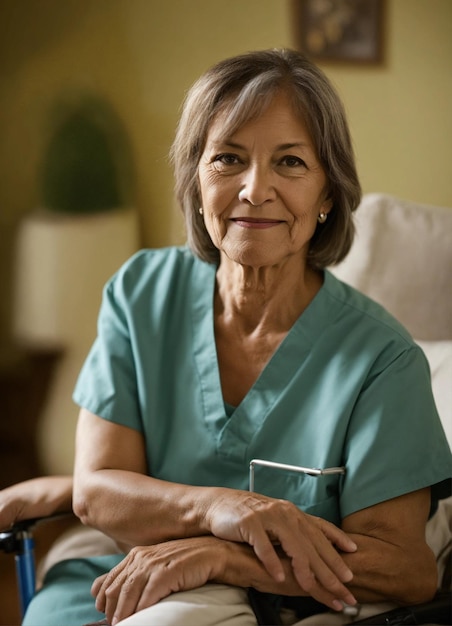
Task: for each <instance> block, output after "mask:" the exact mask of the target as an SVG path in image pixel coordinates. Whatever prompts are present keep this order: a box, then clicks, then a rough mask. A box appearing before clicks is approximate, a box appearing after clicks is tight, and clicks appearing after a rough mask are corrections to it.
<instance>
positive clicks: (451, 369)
mask: <svg viewBox="0 0 452 626" xmlns="http://www.w3.org/2000/svg"><path fill="white" fill-rule="evenodd" d="M416 343H417V344H418V345H419V346H420V347H421V348H422V350H423V351H424V354H425V356H426V357H427V360H428V362H429V365H430V371H431V374H432V389H433V395H434V398H435V402H436V408H437V409H438V413H439V416H440V418H441V422H442V424H443V428H444V430H445V432H446V436H447V440H448V442H449V445H450V447H451V448H452V341H446V340H444V341H420V340H416Z"/></svg>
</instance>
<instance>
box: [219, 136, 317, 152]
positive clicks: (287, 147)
mask: <svg viewBox="0 0 452 626" xmlns="http://www.w3.org/2000/svg"><path fill="white" fill-rule="evenodd" d="M212 145H213V146H217V145H221V146H227V147H228V148H234V149H235V150H246V147H245V146H243V145H242V144H240V143H237V142H235V141H232V140H231V139H227V138H224V139H221V138H219V139H215V140H214V141H212ZM292 148H310V149H312V146H311V144H310V143H308V142H306V141H294V142H289V143H282V144H279V145H277V146H275V150H276V151H278V152H279V151H283V150H291V149H292Z"/></svg>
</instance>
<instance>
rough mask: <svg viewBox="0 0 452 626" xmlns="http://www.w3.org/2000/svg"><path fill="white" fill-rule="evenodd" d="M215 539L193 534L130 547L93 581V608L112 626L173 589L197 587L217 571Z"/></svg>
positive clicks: (217, 561) (173, 591)
mask: <svg viewBox="0 0 452 626" xmlns="http://www.w3.org/2000/svg"><path fill="white" fill-rule="evenodd" d="M219 543H220V542H219V540H218V539H215V538H214V537H194V538H188V539H177V540H174V541H167V542H165V543H160V544H156V545H153V546H139V547H135V548H132V550H131V551H130V552H129V554H128V555H127V556H126V557H125V558H124V559H123V560H122V561H121V563H119V564H118V565H117V566H116V567H115V568H113V569H112V570H111V571H110V572H109V573H108V574H105V575H104V576H100V577H99V578H97V579H96V580H95V581H94V583H93V585H92V588H91V593H92V595H93V596H94V597H95V598H96V608H97V610H98V611H101V612H102V613H105V614H106V616H107V620H108V622H109V623H110V624H111V625H112V626H114V625H115V624H116V622H118V621H120V620H122V619H125V618H126V617H128V616H129V615H132V614H133V613H136V612H137V611H140V610H141V609H144V608H146V607H149V606H152V605H153V604H156V603H157V602H158V601H159V600H161V599H162V598H166V597H167V596H169V595H170V594H172V593H175V592H176V591H185V590H189V589H194V588H196V587H201V586H202V585H204V584H206V583H207V582H209V581H211V580H213V579H215V578H216V576H217V575H218V573H219V571H220V562H221V558H219V551H218V544H219Z"/></svg>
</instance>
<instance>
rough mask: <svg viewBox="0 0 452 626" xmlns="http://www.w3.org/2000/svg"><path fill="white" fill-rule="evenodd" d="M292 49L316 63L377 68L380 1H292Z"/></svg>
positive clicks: (380, 55) (381, 14) (381, 21)
mask: <svg viewBox="0 0 452 626" xmlns="http://www.w3.org/2000/svg"><path fill="white" fill-rule="evenodd" d="M292 3H293V18H294V28H295V42H296V48H297V49H298V50H300V51H301V52H304V53H305V54H306V55H307V56H308V57H310V58H311V59H312V60H313V61H316V62H327V63H348V64H381V63H382V62H383V60H384V55H383V42H384V33H383V29H384V4H385V1H384V0H292Z"/></svg>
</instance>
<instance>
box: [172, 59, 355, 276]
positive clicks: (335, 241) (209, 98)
mask: <svg viewBox="0 0 452 626" xmlns="http://www.w3.org/2000/svg"><path fill="white" fill-rule="evenodd" d="M279 91H285V92H287V93H288V94H289V95H290V96H291V98H292V100H293V104H294V107H295V110H296V111H299V112H300V116H301V117H302V118H303V119H304V121H305V123H306V124H307V125H308V129H309V131H310V134H311V138H312V140H313V142H314V146H315V149H316V151H317V155H318V158H319V159H320V162H321V164H322V167H323V168H324V171H325V174H326V178H327V192H328V197H329V198H330V199H331V200H332V203H333V204H332V210H331V211H330V213H329V215H328V220H327V221H326V222H325V223H324V224H319V225H318V226H317V229H316V231H315V233H314V235H313V237H312V239H311V242H310V247H309V252H308V263H309V265H310V266H311V267H313V268H314V269H323V268H325V267H327V266H328V265H333V264H335V263H338V262H339V261H341V260H342V259H343V258H344V257H345V256H346V254H347V252H348V251H349V249H350V246H351V244H352V241H353V237H354V225H353V220H352V212H353V211H354V210H355V209H356V208H357V206H358V204H359V202H360V199H361V186H360V183H359V180H358V175H357V172H356V165H355V158H354V153H353V147H352V142H351V138H350V132H349V128H348V123H347V119H346V115H345V111H344V107H343V105H342V102H341V100H340V98H339V96H338V94H337V92H336V90H335V89H334V87H333V86H332V85H331V83H330V81H329V80H328V78H327V77H326V76H325V74H324V73H323V72H322V71H321V70H320V69H319V68H318V67H317V66H316V65H315V64H314V63H312V62H311V61H310V60H309V59H308V58H306V57H305V56H304V55H302V54H301V53H299V52H296V51H294V50H289V49H282V50H276V49H275V50H261V51H256V52H249V53H246V54H242V55H239V56H235V57H232V58H229V59H225V60H223V61H220V62H219V63H217V64H216V65H214V66H213V67H212V68H211V69H209V70H208V71H207V72H206V73H205V74H203V75H202V76H201V78H199V79H198V80H197V81H196V82H195V84H194V85H193V87H192V88H191V89H190V90H189V92H188V94H187V96H186V99H185V102H184V106H183V109H182V114H181V117H180V120H179V124H178V127H177V132H176V137H175V140H174V143H173V145H172V148H171V160H172V163H173V166H174V174H175V191H176V197H177V200H178V201H179V203H180V206H181V208H182V211H183V213H184V216H185V226H186V230H187V239H188V245H189V246H190V248H191V249H192V251H193V252H194V253H195V254H196V255H197V256H199V257H200V258H201V259H203V260H205V261H208V262H218V260H219V251H218V249H217V248H216V247H215V246H214V244H213V242H212V240H211V238H210V236H209V234H208V232H207V230H206V227H205V225H204V221H203V219H202V216H201V215H200V214H199V207H200V205H201V194H200V189H199V182H198V165H199V160H200V158H201V155H202V153H203V151H204V148H205V144H206V140H207V134H208V132H209V128H210V125H211V124H212V122H213V120H214V119H215V118H216V116H217V115H218V113H219V112H220V111H221V112H223V113H224V114H225V128H224V130H225V135H226V134H227V133H230V134H232V133H233V132H234V131H235V130H237V129H238V128H240V127H241V126H242V125H243V124H245V123H246V122H247V121H249V120H250V119H252V118H254V117H256V116H257V115H259V113H261V112H262V111H263V110H264V109H265V107H266V106H268V104H269V103H270V101H271V99H272V98H273V96H274V95H275V93H277V92H279Z"/></svg>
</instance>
